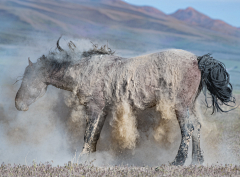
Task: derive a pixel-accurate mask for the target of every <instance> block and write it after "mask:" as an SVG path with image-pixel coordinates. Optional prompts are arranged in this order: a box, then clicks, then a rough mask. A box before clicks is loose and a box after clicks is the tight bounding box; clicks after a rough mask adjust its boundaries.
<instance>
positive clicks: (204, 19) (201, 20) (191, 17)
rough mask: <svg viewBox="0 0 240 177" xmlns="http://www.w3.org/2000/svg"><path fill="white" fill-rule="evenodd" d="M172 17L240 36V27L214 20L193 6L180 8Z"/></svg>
mask: <svg viewBox="0 0 240 177" xmlns="http://www.w3.org/2000/svg"><path fill="white" fill-rule="evenodd" d="M171 16H172V17H174V18H176V19H178V20H181V21H183V22H186V23H188V24H190V25H196V26H200V27H203V28H205V29H209V30H212V31H216V32H219V33H222V34H225V35H230V36H236V37H240V29H239V28H236V27H233V26H231V25H229V24H227V23H226V22H224V21H222V20H214V19H211V18H210V17H208V16H206V15H204V14H202V13H200V12H198V11H197V10H195V9H194V8H192V7H189V8H187V9H184V10H183V9H180V10H178V11H176V12H175V13H173V14H171Z"/></svg>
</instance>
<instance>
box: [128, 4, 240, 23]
mask: <svg viewBox="0 0 240 177" xmlns="http://www.w3.org/2000/svg"><path fill="white" fill-rule="evenodd" d="M125 1H126V2H128V3H130V4H134V5H148V6H153V7H155V8H157V9H159V10H161V11H162V12H164V13H166V14H171V13H173V12H175V11H176V10H178V9H185V8H187V7H189V6H190V7H193V8H194V9H196V10H198V11H200V12H202V13H204V14H205V15H207V16H209V17H211V18H213V19H221V20H223V21H225V22H227V23H228V24H230V25H233V26H236V27H240V0H125Z"/></svg>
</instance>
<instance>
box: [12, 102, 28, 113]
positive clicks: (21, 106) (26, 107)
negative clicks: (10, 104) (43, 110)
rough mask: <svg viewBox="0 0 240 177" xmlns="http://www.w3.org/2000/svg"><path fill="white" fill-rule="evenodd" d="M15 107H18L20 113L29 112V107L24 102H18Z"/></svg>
mask: <svg viewBox="0 0 240 177" xmlns="http://www.w3.org/2000/svg"><path fill="white" fill-rule="evenodd" d="M15 106H16V108H17V110H19V111H27V110H28V106H27V105H26V104H24V103H22V102H18V101H16V102H15Z"/></svg>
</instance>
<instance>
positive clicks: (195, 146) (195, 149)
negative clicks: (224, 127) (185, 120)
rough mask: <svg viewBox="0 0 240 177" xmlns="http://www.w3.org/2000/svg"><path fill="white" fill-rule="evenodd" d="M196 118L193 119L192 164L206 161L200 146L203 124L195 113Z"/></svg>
mask: <svg viewBox="0 0 240 177" xmlns="http://www.w3.org/2000/svg"><path fill="white" fill-rule="evenodd" d="M194 114H195V113H194ZM194 119H195V120H194V121H193V126H194V130H193V135H192V165H201V164H202V163H203V161H204V159H203V156H202V151H201V148H200V130H201V124H200V122H199V121H198V118H197V116H196V115H194Z"/></svg>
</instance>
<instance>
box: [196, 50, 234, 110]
mask: <svg viewBox="0 0 240 177" xmlns="http://www.w3.org/2000/svg"><path fill="white" fill-rule="evenodd" d="M210 55H211V54H206V55H203V56H199V57H198V58H197V60H198V67H199V69H200V71H201V82H200V86H199V92H200V91H201V90H203V93H204V95H205V101H206V104H207V107H208V108H209V107H212V109H213V110H212V114H213V113H214V112H219V111H221V112H228V111H224V110H222V108H221V107H220V105H223V104H224V105H227V106H231V105H229V103H234V104H235V98H234V97H233V96H232V90H233V88H232V85H231V83H230V82H229V74H228V72H227V70H226V67H225V65H224V64H223V63H222V62H220V61H218V60H216V59H213V57H211V56H210ZM207 90H208V91H209V92H210V95H211V98H212V105H211V106H209V105H208V102H207Z"/></svg>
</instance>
